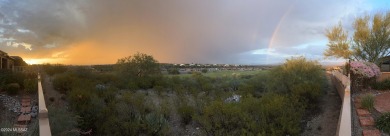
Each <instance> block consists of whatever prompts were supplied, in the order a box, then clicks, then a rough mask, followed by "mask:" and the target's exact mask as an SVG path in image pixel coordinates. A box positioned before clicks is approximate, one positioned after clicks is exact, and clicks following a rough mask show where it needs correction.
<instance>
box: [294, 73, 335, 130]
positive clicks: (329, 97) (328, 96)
mask: <svg viewBox="0 0 390 136" xmlns="http://www.w3.org/2000/svg"><path fill="white" fill-rule="evenodd" d="M326 77H327V81H328V86H327V87H326V92H325V94H324V96H323V97H322V98H321V100H320V109H321V111H320V112H319V115H316V116H315V117H314V118H312V119H311V120H310V121H309V122H308V123H307V125H306V127H305V130H304V132H303V133H302V135H303V136H314V135H315V136H334V135H336V131H337V125H338V119H339V115H340V108H341V99H340V97H339V95H338V93H337V91H336V88H335V87H334V86H333V84H332V82H331V80H330V76H329V75H328V74H327V76H326Z"/></svg>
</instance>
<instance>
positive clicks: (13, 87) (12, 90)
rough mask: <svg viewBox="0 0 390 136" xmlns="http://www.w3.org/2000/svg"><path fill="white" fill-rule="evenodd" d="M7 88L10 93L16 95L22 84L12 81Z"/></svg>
mask: <svg viewBox="0 0 390 136" xmlns="http://www.w3.org/2000/svg"><path fill="white" fill-rule="evenodd" d="M5 90H6V91H7V93H8V94H9V95H15V94H18V92H19V90H20V86H19V84H18V83H11V84H8V85H7V86H6V88H5Z"/></svg>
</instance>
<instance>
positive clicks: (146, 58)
mask: <svg viewBox="0 0 390 136" xmlns="http://www.w3.org/2000/svg"><path fill="white" fill-rule="evenodd" d="M116 65H117V69H118V70H119V72H120V73H121V74H125V75H127V76H136V77H146V76H150V75H156V74H161V71H160V66H159V64H158V61H157V60H155V59H154V58H153V56H151V55H147V54H143V53H136V54H134V55H133V56H128V57H125V58H121V59H119V60H118V61H117V63H116Z"/></svg>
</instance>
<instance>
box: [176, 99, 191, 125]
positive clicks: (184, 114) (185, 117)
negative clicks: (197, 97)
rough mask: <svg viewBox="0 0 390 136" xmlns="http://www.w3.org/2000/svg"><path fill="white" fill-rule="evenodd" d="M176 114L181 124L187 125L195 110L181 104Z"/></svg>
mask: <svg viewBox="0 0 390 136" xmlns="http://www.w3.org/2000/svg"><path fill="white" fill-rule="evenodd" d="M177 112H178V113H179V115H180V116H181V121H182V123H183V124H184V125H187V124H189V123H190V122H191V121H192V117H193V115H194V113H195V109H194V108H193V107H192V106H190V105H188V104H186V103H182V104H180V105H179V107H178V109H177Z"/></svg>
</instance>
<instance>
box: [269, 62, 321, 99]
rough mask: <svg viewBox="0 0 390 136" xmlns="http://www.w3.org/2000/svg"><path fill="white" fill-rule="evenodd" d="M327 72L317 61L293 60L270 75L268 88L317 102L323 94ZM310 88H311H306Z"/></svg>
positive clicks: (272, 71) (273, 70)
mask: <svg viewBox="0 0 390 136" xmlns="http://www.w3.org/2000/svg"><path fill="white" fill-rule="evenodd" d="M325 81H326V80H325V72H324V71H323V70H322V68H321V65H319V64H318V62H316V61H309V60H306V59H305V58H304V57H298V58H292V59H289V60H287V61H286V62H285V63H284V64H283V65H281V66H278V67H276V68H274V69H272V70H271V71H270V73H269V78H268V80H267V84H266V88H267V90H268V91H275V92H278V93H287V94H295V95H296V98H298V99H300V100H305V99H306V100H309V101H308V103H310V104H315V101H316V100H317V99H318V97H319V96H321V94H322V93H323V91H322V89H323V88H324V85H326V82H325ZM306 87H309V88H306Z"/></svg>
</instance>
